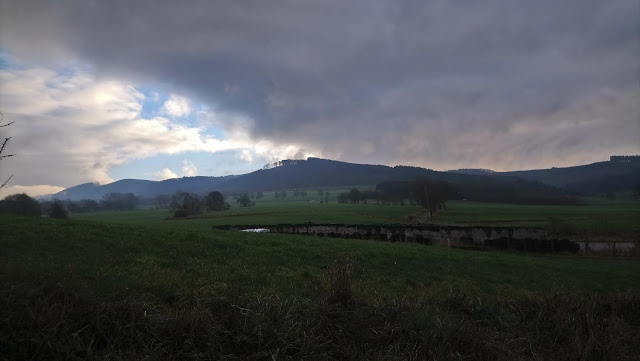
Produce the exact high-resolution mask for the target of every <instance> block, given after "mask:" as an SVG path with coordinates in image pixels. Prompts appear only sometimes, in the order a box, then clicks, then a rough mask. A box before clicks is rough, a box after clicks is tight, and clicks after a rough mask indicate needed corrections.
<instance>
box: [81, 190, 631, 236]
mask: <svg viewBox="0 0 640 361" xmlns="http://www.w3.org/2000/svg"><path fill="white" fill-rule="evenodd" d="M420 214H423V210H422V208H420V207H418V206H411V205H405V206H399V205H395V206H393V205H376V204H372V203H371V202H370V203H369V204H339V203H336V202H329V203H319V202H313V203H309V202H306V201H302V200H285V201H282V200H275V199H273V195H272V194H270V193H266V195H265V200H259V201H258V202H257V203H256V206H254V207H245V208H242V207H237V206H232V208H231V209H230V210H227V211H222V212H215V213H207V214H204V215H201V216H198V217H196V219H189V220H175V221H166V220H165V219H166V218H167V217H170V216H171V213H170V212H169V211H168V210H138V211H131V212H97V213H85V214H74V215H73V217H74V218H76V219H82V220H94V221H105V222H117V223H123V224H146V225H149V226H154V227H158V228H161V229H174V228H176V227H178V228H181V227H185V228H189V229H191V228H198V229H207V230H208V229H209V228H210V227H211V226H213V225H237V224H278V223H305V222H313V223H349V224H388V223H413V222H416V220H417V218H418V216H419V215H420ZM422 218H423V219H424V217H422ZM180 222H183V223H180ZM433 222H435V223H443V224H467V225H495V226H525V227H550V226H554V227H556V228H557V231H560V232H561V233H569V234H573V235H577V236H582V235H585V234H586V235H587V236H603V235H604V236H620V237H626V238H634V237H635V238H637V237H638V229H640V202H638V201H633V200H618V201H608V200H602V199H588V202H587V204H586V205H580V206H537V205H518V204H500V203H480V202H468V201H449V202H447V209H446V210H444V211H442V212H440V213H438V214H437V216H436V218H435V220H434V221H433Z"/></svg>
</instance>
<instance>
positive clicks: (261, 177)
mask: <svg viewBox="0 0 640 361" xmlns="http://www.w3.org/2000/svg"><path fill="white" fill-rule="evenodd" d="M416 177H423V178H427V179H430V180H433V181H444V182H449V183H452V184H454V185H456V187H457V188H458V190H459V192H460V194H461V197H465V198H469V199H473V198H474V197H475V198H477V197H479V195H482V194H485V195H486V194H491V193H496V192H498V193H500V192H502V193H503V194H513V195H514V197H516V198H518V195H522V194H529V195H536V196H540V195H545V196H551V197H556V196H561V195H587V194H598V193H605V192H615V191H624V190H630V189H632V187H633V186H635V184H636V183H637V182H638V180H639V179H640V161H638V160H636V159H635V158H631V161H608V162H599V163H594V164H589V165H582V166H575V167H568V168H552V169H540V170H527V171H513V172H493V171H490V170H484V169H466V170H457V171H448V172H439V171H434V170H430V169H425V168H419V167H409V166H395V167H390V166H385V165H369V164H354V163H346V162H340V161H334V160H328V159H320V158H308V159H306V160H286V161H282V162H279V166H276V167H273V168H269V169H261V170H257V171H255V172H251V173H248V174H244V175H237V176H225V177H204V176H200V177H184V178H175V179H168V180H164V181H149V180H138V179H124V180H120V181H116V182H113V183H109V184H106V185H98V184H94V183H85V184H81V185H78V186H75V187H71V188H68V189H65V190H64V191H62V192H60V193H57V194H55V195H52V197H53V198H60V199H71V200H79V199H100V198H102V197H103V196H104V195H105V194H107V193H111V192H120V193H125V192H131V193H134V194H136V195H138V196H141V197H154V196H156V195H161V194H172V193H175V192H176V191H188V192H193V193H205V192H208V191H211V190H219V191H222V192H225V193H239V192H256V191H275V190H282V189H296V188H318V187H337V186H352V185H361V186H375V185H377V184H380V183H385V182H394V181H395V182H407V181H411V180H413V179H415V178H416ZM480 198H482V197H480ZM484 198H487V197H484ZM520 198H522V197H520ZM525 198H526V197H525Z"/></svg>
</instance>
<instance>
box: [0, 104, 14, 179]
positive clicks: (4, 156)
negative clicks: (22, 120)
mask: <svg viewBox="0 0 640 361" xmlns="http://www.w3.org/2000/svg"><path fill="white" fill-rule="evenodd" d="M3 119H4V114H2V112H0V128H2V127H8V126H9V125H11V124H13V123H14V122H11V123H7V124H2V120H3ZM10 139H11V137H7V138H4V141H3V142H2V146H0V159H4V158H9V157H13V156H14V155H15V154H6V155H2V152H4V148H5V147H6V146H7V143H8V142H9V140H10ZM12 177H13V174H12V175H10V176H9V178H7V180H6V181H4V183H2V185H0V189H2V188H7V183H9V180H11V178H12Z"/></svg>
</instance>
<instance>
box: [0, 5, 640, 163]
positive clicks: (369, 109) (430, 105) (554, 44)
mask: <svg viewBox="0 0 640 361" xmlns="http://www.w3.org/2000/svg"><path fill="white" fill-rule="evenodd" d="M639 7H640V5H639V3H638V2H637V1H636V0H614V1H591V0H568V1H508V2H505V1H498V0H492V1H465V0H458V1H451V0H448V1H444V0H436V1H429V2H423V1H406V2H399V1H355V2H343V1H326V0H322V1H268V2H264V1H237V0H236V1H228V2H225V1H216V2H210V1H190V2H175V1H108V2H105V1H65V2H49V1H42V2H35V1H9V2H3V14H4V15H2V23H3V25H2V44H3V46H5V47H6V48H7V49H9V50H10V51H12V52H14V53H16V54H18V55H19V56H22V57H25V58H28V59H33V61H39V62H42V61H51V62H67V61H69V60H70V59H74V60H76V59H78V60H80V61H84V62H87V63H89V64H91V65H92V66H93V67H95V71H97V72H98V73H101V74H107V75H110V76H115V77H119V78H124V79H133V80H135V81H136V82H139V83H153V84H159V85H161V86H163V87H165V88H167V89H170V90H179V91H181V92H183V93H185V94H188V95H190V96H192V97H195V98H197V99H199V100H200V101H202V102H204V103H206V104H211V105H214V106H216V107H217V108H219V109H223V110H225V111H234V112H238V113H242V114H245V115H247V116H249V117H250V118H252V119H253V120H254V124H253V125H252V128H251V132H252V134H253V135H254V137H256V138H267V139H271V140H274V141H281V142H295V143H298V144H301V145H304V146H306V147H308V148H309V149H312V150H316V151H318V152H320V153H321V154H323V155H325V156H330V157H340V158H342V159H344V160H351V161H364V162H374V163H409V164H416V165H422V166H428V167H433V168H454V167H457V166H482V167H493V168H502V169H504V168H530V167H541V166H550V165H564V164H571V163H573V162H588V161H595V160H600V159H603V158H605V157H606V156H608V155H609V154H610V153H620V152H622V153H625V152H626V153H629V152H637V151H639V150H640V144H639V141H638V139H640V124H639V123H640V122H639V121H638V114H639V113H640V106H639V102H638V97H639V96H640V90H639V85H638V82H639V79H640V62H639V61H638V58H639V56H640V45H639V43H640V20H638V19H640V9H639ZM594 133H595V134H594Z"/></svg>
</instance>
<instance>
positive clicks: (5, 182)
mask: <svg viewBox="0 0 640 361" xmlns="http://www.w3.org/2000/svg"><path fill="white" fill-rule="evenodd" d="M11 177H13V174H12V175H10V176H9V178H7V180H6V181H4V183H2V185H1V186H0V189H2V188H7V187H6V186H7V183H9V180H10V179H11Z"/></svg>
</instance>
